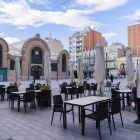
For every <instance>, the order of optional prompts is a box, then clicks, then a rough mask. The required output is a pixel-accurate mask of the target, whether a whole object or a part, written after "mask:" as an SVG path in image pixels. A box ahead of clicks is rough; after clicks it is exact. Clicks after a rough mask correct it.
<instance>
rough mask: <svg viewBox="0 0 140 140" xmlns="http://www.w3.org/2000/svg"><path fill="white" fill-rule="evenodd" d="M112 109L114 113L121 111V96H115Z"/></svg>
mask: <svg viewBox="0 0 140 140" xmlns="http://www.w3.org/2000/svg"><path fill="white" fill-rule="evenodd" d="M111 110H112V113H113V114H117V113H119V112H120V98H119V97H116V98H113V100H112V106H111Z"/></svg>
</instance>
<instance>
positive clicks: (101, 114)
mask: <svg viewBox="0 0 140 140" xmlns="http://www.w3.org/2000/svg"><path fill="white" fill-rule="evenodd" d="M106 118H108V101H102V102H99V103H98V106H97V119H99V120H104V119H106Z"/></svg>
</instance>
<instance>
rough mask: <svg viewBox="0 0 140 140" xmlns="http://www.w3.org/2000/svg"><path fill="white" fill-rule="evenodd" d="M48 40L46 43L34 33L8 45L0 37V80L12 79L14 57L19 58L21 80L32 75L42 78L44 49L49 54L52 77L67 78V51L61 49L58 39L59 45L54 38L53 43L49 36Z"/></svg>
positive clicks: (30, 77) (31, 77)
mask: <svg viewBox="0 0 140 140" xmlns="http://www.w3.org/2000/svg"><path fill="white" fill-rule="evenodd" d="M49 40H51V43H47V42H48V41H47V40H46V39H41V38H40V35H39V34H36V35H35V36H33V37H30V38H28V39H25V40H22V41H19V42H16V43H13V44H10V45H9V44H8V43H7V42H6V41H5V40H4V39H3V38H0V81H13V80H14V64H15V58H16V57H19V59H20V66H21V79H22V80H28V79H30V80H31V79H33V76H36V79H44V55H45V52H46V51H48V52H49V54H50V60H51V68H52V70H51V77H52V79H56V78H57V75H58V78H59V79H63V78H68V67H69V61H68V60H69V53H68V52H67V50H64V49H63V45H62V44H61V43H60V41H58V42H59V43H58V44H59V46H58V47H57V45H56V44H57V40H56V39H54V44H55V45H54V44H53V39H51V38H49ZM48 44H50V45H48ZM55 48H56V49H55ZM52 50H53V51H52ZM54 50H57V51H54ZM57 60H58V61H57ZM57 64H58V72H57Z"/></svg>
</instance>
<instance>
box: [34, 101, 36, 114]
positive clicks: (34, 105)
mask: <svg viewBox="0 0 140 140" xmlns="http://www.w3.org/2000/svg"><path fill="white" fill-rule="evenodd" d="M34 108H35V112H36V104H35V101H34Z"/></svg>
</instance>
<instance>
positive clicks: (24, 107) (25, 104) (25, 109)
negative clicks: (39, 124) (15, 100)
mask: <svg viewBox="0 0 140 140" xmlns="http://www.w3.org/2000/svg"><path fill="white" fill-rule="evenodd" d="M24 108H25V113H26V103H25V102H24Z"/></svg>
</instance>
